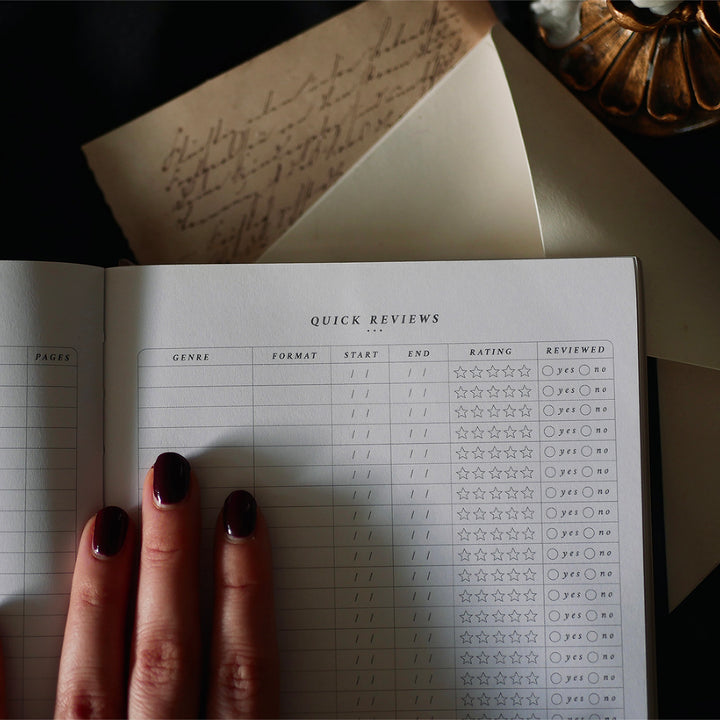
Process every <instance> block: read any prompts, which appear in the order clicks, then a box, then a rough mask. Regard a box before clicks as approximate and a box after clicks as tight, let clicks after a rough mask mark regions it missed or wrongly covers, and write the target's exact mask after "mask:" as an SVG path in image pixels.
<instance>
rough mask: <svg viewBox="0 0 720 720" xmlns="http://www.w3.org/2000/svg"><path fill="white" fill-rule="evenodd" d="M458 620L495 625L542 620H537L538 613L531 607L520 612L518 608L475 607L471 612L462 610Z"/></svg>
mask: <svg viewBox="0 0 720 720" xmlns="http://www.w3.org/2000/svg"><path fill="white" fill-rule="evenodd" d="M457 618H458V620H459V621H460V622H461V623H463V624H468V623H472V624H473V625H485V626H497V625H503V626H504V625H516V624H520V623H522V624H523V625H531V624H536V623H537V624H538V625H542V621H538V618H539V614H538V611H537V610H533V608H531V607H529V608H523V610H522V612H521V611H520V610H519V609H518V608H513V609H512V610H510V611H508V610H505V609H504V608H493V609H487V610H486V609H484V608H476V609H473V610H472V612H471V611H470V610H463V611H462V612H461V613H459V614H458V616H457Z"/></svg>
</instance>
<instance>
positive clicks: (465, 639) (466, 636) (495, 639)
mask: <svg viewBox="0 0 720 720" xmlns="http://www.w3.org/2000/svg"><path fill="white" fill-rule="evenodd" d="M538 637H539V636H538V633H536V632H535V631H534V630H529V631H528V632H526V633H521V632H518V631H517V630H513V631H512V632H503V631H502V630H500V629H498V630H496V631H495V632H494V633H488V632H486V631H485V630H481V631H480V632H479V633H474V634H473V633H471V632H469V631H467V630H466V631H465V632H464V633H462V635H460V640H461V641H462V643H463V644H465V645H468V644H474V645H534V644H537V642H538Z"/></svg>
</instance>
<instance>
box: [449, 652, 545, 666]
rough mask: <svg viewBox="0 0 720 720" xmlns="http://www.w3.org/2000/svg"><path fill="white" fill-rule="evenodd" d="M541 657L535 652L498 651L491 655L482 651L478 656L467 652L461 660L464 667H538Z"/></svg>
mask: <svg viewBox="0 0 720 720" xmlns="http://www.w3.org/2000/svg"><path fill="white" fill-rule="evenodd" d="M539 657H540V656H539V655H538V654H537V653H536V652H535V651H534V650H530V651H529V652H526V653H525V652H522V653H521V652H520V651H519V650H515V651H513V652H512V653H508V652H504V651H502V650H498V651H497V652H496V653H493V654H491V655H489V654H488V653H486V652H485V651H484V650H481V651H480V652H479V653H478V654H477V655H475V654H472V653H470V652H469V651H468V650H466V651H465V652H464V653H463V654H462V655H461V656H460V658H459V660H460V663H461V664H462V665H495V666H497V665H537V664H538V658H539Z"/></svg>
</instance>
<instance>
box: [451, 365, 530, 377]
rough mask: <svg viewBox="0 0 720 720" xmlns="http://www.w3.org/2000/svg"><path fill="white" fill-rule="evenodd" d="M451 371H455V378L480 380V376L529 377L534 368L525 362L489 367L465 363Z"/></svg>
mask: <svg viewBox="0 0 720 720" xmlns="http://www.w3.org/2000/svg"><path fill="white" fill-rule="evenodd" d="M451 372H452V373H454V375H455V379H457V380H460V379H462V380H467V379H473V380H479V379H480V378H499V377H503V378H509V377H519V378H529V377H530V373H531V372H532V368H530V367H528V366H527V364H525V363H523V364H522V365H520V366H519V367H518V366H517V365H511V364H510V363H508V364H507V365H505V366H502V365H501V364H500V367H498V366H496V365H490V366H489V367H480V366H479V365H474V366H473V367H470V366H467V367H466V366H464V365H458V366H457V367H454V368H452V370H451Z"/></svg>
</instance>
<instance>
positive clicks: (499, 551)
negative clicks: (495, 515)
mask: <svg viewBox="0 0 720 720" xmlns="http://www.w3.org/2000/svg"><path fill="white" fill-rule="evenodd" d="M494 530H495V531H499V532H500V534H501V535H502V531H500V529H499V528H495V529H494ZM475 532H476V531H473V534H474V533H475ZM477 532H488V533H492V532H494V531H483V530H482V529H481V528H477ZM504 539H507V535H506V536H505V537H503V538H501V540H504ZM498 542H500V541H498ZM491 548H492V549H491ZM460 553H461V554H460V556H459V558H458V559H459V560H460V562H468V563H472V562H475V563H488V562H494V563H501V562H512V563H514V562H521V561H524V562H533V561H534V560H535V557H536V556H537V550H536V549H535V548H532V547H530V546H529V545H528V546H526V547H525V548H524V549H523V548H522V546H521V547H516V546H515V545H511V546H509V547H502V548H501V547H497V546H495V547H492V546H491V547H478V548H472V549H470V548H466V547H464V548H462V550H461V551H460ZM477 572H488V571H487V570H484V569H483V568H480V569H479V570H478V571H477ZM477 582H483V581H482V580H478V581H477Z"/></svg>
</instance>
